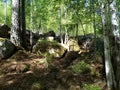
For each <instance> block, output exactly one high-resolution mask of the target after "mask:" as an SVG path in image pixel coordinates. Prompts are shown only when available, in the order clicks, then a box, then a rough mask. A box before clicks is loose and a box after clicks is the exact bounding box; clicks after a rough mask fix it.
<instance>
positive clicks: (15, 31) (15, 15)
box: [10, 0, 21, 46]
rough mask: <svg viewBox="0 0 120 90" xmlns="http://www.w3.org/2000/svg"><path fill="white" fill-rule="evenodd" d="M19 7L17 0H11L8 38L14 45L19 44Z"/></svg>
mask: <svg viewBox="0 0 120 90" xmlns="http://www.w3.org/2000/svg"><path fill="white" fill-rule="evenodd" d="M19 8H20V5H19V0H12V26H11V36H10V40H11V42H12V43H13V44H15V45H16V46H21V37H20V20H19V19H20V18H19V14H20V9H19Z"/></svg>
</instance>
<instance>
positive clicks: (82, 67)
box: [72, 61, 89, 73]
mask: <svg viewBox="0 0 120 90" xmlns="http://www.w3.org/2000/svg"><path fill="white" fill-rule="evenodd" d="M88 70H89V68H88V64H87V63H85V61H79V62H78V63H76V64H73V65H72V71H73V72H74V73H84V72H86V71H88Z"/></svg>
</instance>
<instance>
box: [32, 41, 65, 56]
mask: <svg viewBox="0 0 120 90" xmlns="http://www.w3.org/2000/svg"><path fill="white" fill-rule="evenodd" d="M65 51H66V49H65V48H64V47H62V46H61V45H60V43H57V42H55V41H47V40H39V41H38V43H37V44H36V45H34V46H33V52H35V53H41V54H45V53H49V54H50V55H52V56H53V57H55V58H60V57H62V56H63V54H64V53H65Z"/></svg>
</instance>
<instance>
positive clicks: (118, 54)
mask: <svg viewBox="0 0 120 90" xmlns="http://www.w3.org/2000/svg"><path fill="white" fill-rule="evenodd" d="M108 4H109V12H110V20H111V25H110V26H111V36H112V37H111V57H114V58H112V61H113V66H114V73H115V80H116V88H115V90H120V72H119V71H120V44H119V43H118V39H119V29H118V27H119V20H118V16H117V9H116V0H110V1H108ZM112 38H113V39H112Z"/></svg>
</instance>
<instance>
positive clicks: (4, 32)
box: [0, 24, 10, 38]
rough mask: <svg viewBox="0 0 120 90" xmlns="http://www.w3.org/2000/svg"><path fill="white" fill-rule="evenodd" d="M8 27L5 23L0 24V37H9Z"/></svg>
mask: <svg viewBox="0 0 120 90" xmlns="http://www.w3.org/2000/svg"><path fill="white" fill-rule="evenodd" d="M9 32H10V27H8V26H7V25H5V24H4V25H1V26H0V37H2V38H10V33H9Z"/></svg>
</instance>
